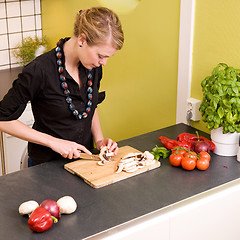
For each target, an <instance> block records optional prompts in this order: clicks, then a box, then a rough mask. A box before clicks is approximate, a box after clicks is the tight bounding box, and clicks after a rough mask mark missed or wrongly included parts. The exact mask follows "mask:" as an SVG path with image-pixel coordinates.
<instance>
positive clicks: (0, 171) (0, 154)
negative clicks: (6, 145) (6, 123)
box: [0, 136, 2, 176]
mask: <svg viewBox="0 0 240 240" xmlns="http://www.w3.org/2000/svg"><path fill="white" fill-rule="evenodd" d="M0 137H1V136H0ZM0 176H2V149H1V147H0Z"/></svg>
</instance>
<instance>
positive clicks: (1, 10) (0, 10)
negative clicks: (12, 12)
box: [0, 3, 6, 18]
mask: <svg viewBox="0 0 240 240" xmlns="http://www.w3.org/2000/svg"><path fill="white" fill-rule="evenodd" d="M0 17H1V18H5V17H6V10H5V3H0Z"/></svg>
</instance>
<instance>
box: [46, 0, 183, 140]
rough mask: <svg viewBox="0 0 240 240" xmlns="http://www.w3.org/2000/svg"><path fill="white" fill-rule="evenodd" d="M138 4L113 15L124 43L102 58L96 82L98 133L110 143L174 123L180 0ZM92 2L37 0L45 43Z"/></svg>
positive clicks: (65, 31)
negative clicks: (100, 95)
mask: <svg viewBox="0 0 240 240" xmlns="http://www.w3.org/2000/svg"><path fill="white" fill-rule="evenodd" d="M113 1H114V0H113ZM115 1H117V0H115ZM119 1H121V0H119ZM139 2H140V3H139V5H138V6H137V8H136V9H135V10H134V11H132V12H131V13H128V14H119V17H120V19H121V21H122V25H123V30H124V33H125V44H124V47H123V49H122V50H121V51H119V52H117V53H116V54H115V56H114V57H112V58H110V59H109V60H108V64H107V65H106V66H105V67H104V75H103V81H102V85H101V89H102V90H105V91H106V94H107V98H106V100H105V101H104V102H103V103H102V104H101V105H100V106H99V111H100V117H101V123H102V129H103V133H104V135H105V137H110V138H113V139H114V140H116V141H119V140H122V139H126V138H129V137H132V136H136V135H139V134H142V133H146V132H149V131H152V130H156V129H159V128H163V127H166V126H169V125H173V124H175V122H176V99H177V65H178V39H179V17H180V16H179V14H180V0H171V1H165V0H159V1H156V0H141V1H139ZM92 6H99V2H98V1H96V0H81V1H79V0H68V1H65V0H42V24H43V34H44V35H45V36H47V37H48V38H49V40H50V44H51V46H52V47H54V46H55V43H56V42H57V40H58V39H59V38H61V37H65V36H71V35H72V28H73V21H74V19H75V14H76V12H77V11H78V10H79V9H84V8H88V7H92Z"/></svg>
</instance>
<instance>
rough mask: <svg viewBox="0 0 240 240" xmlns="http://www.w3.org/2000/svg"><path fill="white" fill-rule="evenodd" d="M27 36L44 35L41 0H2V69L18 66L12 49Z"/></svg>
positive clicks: (0, 38) (0, 1) (0, 21)
mask: <svg viewBox="0 0 240 240" xmlns="http://www.w3.org/2000/svg"><path fill="white" fill-rule="evenodd" d="M27 36H31V37H35V36H37V37H40V38H41V37H42V21H41V0H0V70H1V69H7V68H11V67H17V66H18V64H17V60H16V59H15V58H14V57H13V55H12V51H13V50H14V49H16V46H17V45H18V44H19V43H21V41H22V39H23V38H25V37H27Z"/></svg>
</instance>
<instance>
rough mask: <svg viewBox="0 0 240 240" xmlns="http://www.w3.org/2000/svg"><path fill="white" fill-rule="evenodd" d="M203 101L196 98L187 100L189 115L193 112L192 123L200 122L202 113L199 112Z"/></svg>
mask: <svg viewBox="0 0 240 240" xmlns="http://www.w3.org/2000/svg"><path fill="white" fill-rule="evenodd" d="M200 104H201V101H200V100H198V99H195V98H188V99H187V113H188V112H189V111H190V112H192V117H191V118H190V120H192V121H200V119H201V113H200V111H199V107H200Z"/></svg>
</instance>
